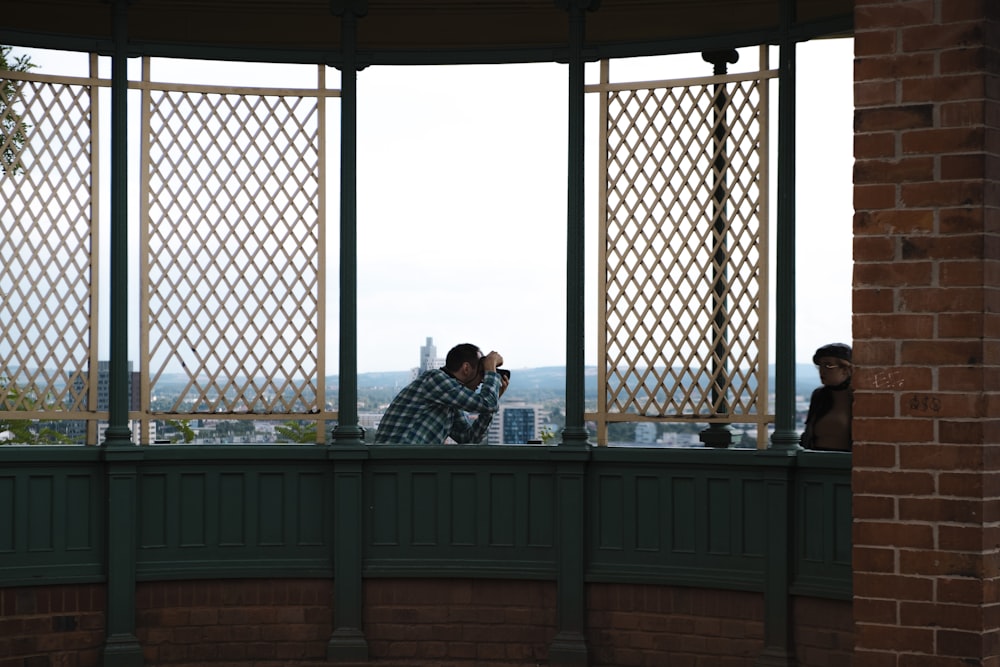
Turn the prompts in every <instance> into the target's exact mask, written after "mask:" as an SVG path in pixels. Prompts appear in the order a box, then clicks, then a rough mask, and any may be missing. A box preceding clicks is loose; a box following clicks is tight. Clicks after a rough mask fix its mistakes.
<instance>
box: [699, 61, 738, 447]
mask: <svg viewBox="0 0 1000 667" xmlns="http://www.w3.org/2000/svg"><path fill="white" fill-rule="evenodd" d="M701 57H702V59H703V60H705V61H706V62H709V63H712V65H713V66H714V67H713V74H715V76H722V75H723V74H725V73H726V71H727V66H728V65H729V64H731V63H735V62H736V61H738V60H739V59H740V55H739V53H737V52H736V50H735V49H726V50H723V51H705V52H703V53H702V54H701ZM714 102H715V104H714V107H715V113H714V119H713V124H714V127H713V131H712V137H713V141H712V147H713V152H714V157H713V160H712V176H713V179H714V183H713V191H712V205H713V211H712V309H713V310H714V312H715V316H714V318H713V322H714V325H715V326H714V327H713V328H712V339H713V341H714V344H713V347H712V404H713V405H715V406H716V408H715V412H716V414H721V415H726V414H727V413H728V412H729V410H728V408H727V405H726V397H725V391H726V384H727V381H726V371H727V364H726V357H727V350H726V329H727V323H728V322H727V321H728V319H729V318H728V314H727V313H726V291H727V290H728V284H727V274H726V264H727V262H728V259H729V258H728V251H727V248H726V235H727V233H728V230H727V227H728V220H727V219H726V170H727V169H728V168H729V164H728V163H729V158H728V154H727V152H726V139H727V137H728V135H729V127H728V126H727V124H726V106H727V105H728V103H729V95H728V93H727V91H726V84H725V83H722V82H716V83H715V100H714ZM699 438H700V439H701V441H702V442H703V443H704V444H705V445H706V446H708V447H728V446H729V445H730V444H732V442H733V434H732V431H731V430H730V428H729V426H728V425H727V424H719V423H712V424H709V425H708V428H706V429H705V430H704V431H702V432H701V433H700V434H699Z"/></svg>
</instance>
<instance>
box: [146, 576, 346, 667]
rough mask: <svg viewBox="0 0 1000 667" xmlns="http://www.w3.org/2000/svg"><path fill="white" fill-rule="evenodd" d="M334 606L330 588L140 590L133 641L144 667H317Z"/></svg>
mask: <svg viewBox="0 0 1000 667" xmlns="http://www.w3.org/2000/svg"><path fill="white" fill-rule="evenodd" d="M332 601H333V586H332V582H331V581H329V580H307V579H280V580H270V579H264V580H256V579H255V580H211V581H189V582H175V581H166V582H155V583H143V584H139V586H138V587H137V590H136V638H137V639H138V640H139V644H140V645H141V646H142V649H143V658H144V660H145V663H146V664H147V665H194V664H207V663H210V664H220V665H222V664H226V663H233V664H254V665H257V664H259V663H262V662H265V661H273V662H275V663H279V664H296V665H298V664H303V663H308V662H309V661H322V660H325V658H326V645H327V642H328V641H329V640H330V635H331V633H332V632H333V626H332V622H333V613H332Z"/></svg>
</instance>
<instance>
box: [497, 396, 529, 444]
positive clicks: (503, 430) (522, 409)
mask: <svg viewBox="0 0 1000 667" xmlns="http://www.w3.org/2000/svg"><path fill="white" fill-rule="evenodd" d="M540 418H541V410H540V409H539V407H538V406H535V405H527V404H524V403H512V404H510V405H504V404H503V403H501V404H500V412H499V413H498V414H497V415H496V416H495V417H494V418H493V422H492V423H491V424H490V428H489V431H488V432H487V435H486V442H487V443H488V444H491V445H523V444H526V443H527V442H528V441H529V440H540V439H541V437H542V436H541V421H540Z"/></svg>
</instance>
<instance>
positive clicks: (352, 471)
mask: <svg viewBox="0 0 1000 667" xmlns="http://www.w3.org/2000/svg"><path fill="white" fill-rule="evenodd" d="M331 10H332V11H333V13H334V14H335V15H337V16H340V17H341V29H340V35H341V51H342V63H341V67H340V76H341V83H340V119H341V120H340V128H341V129H340V400H339V404H338V415H337V426H336V427H335V428H334V429H333V434H332V440H333V446H331V447H330V448H329V456H330V459H331V460H332V461H333V463H334V473H333V512H332V515H333V542H334V555H333V578H334V581H335V583H336V595H334V597H333V627H334V630H333V634H332V636H331V637H330V640H329V642H327V647H326V657H327V659H328V660H333V661H337V662H367V660H368V641H367V640H366V639H365V635H364V631H363V629H362V626H363V612H364V591H363V587H362V578H361V573H362V565H363V562H362V550H363V544H364V527H363V517H364V510H363V509H362V508H363V506H364V502H363V494H364V490H363V483H364V482H363V480H364V476H363V472H364V471H363V465H364V460H365V459H366V458H367V455H368V453H367V448H366V447H365V445H364V439H363V437H364V433H363V431H362V430H361V428H360V426H358V299H357V286H358V259H357V258H358V252H357V249H358V234H357V229H358V207H357V200H358V193H357V180H358V179H357V162H358V69H359V66H358V54H357V34H358V18H359V17H362V16H364V15H366V14H367V12H368V3H367V2H365V0H333V2H331Z"/></svg>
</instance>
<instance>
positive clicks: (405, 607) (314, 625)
mask: <svg viewBox="0 0 1000 667" xmlns="http://www.w3.org/2000/svg"><path fill="white" fill-rule="evenodd" d="M333 595H334V586H333V582H331V581H328V580H323V579H275V580H270V579H248V580H199V581H164V582H151V583H140V584H139V585H138V587H137V590H136V606H137V611H136V637H137V639H138V641H139V644H140V646H141V647H142V651H143V660H144V664H145V666H146V667H193V666H194V665H211V666H213V667H238V666H245V665H254V666H255V667H277V666H289V665H291V666H295V667H315V666H317V665H322V664H329V663H326V651H327V644H328V642H329V640H330V637H331V634H332V631H333ZM364 598H365V608H364V626H365V627H364V633H365V638H366V640H367V642H368V649H369V662H368V663H366V664H367V665H371V666H372V667H377V666H380V667H431V666H432V665H433V666H434V667H483V666H489V667H536V666H538V665H542V666H544V665H548V664H549V660H548V649H549V645H550V643H551V642H552V640H553V638H554V637H555V635H556V632H557V618H556V586H555V583H554V582H551V581H519V580H479V579H462V578H458V579H367V580H366V581H365V592H364ZM587 602H588V613H587V616H586V633H587V650H588V653H589V655H590V664H591V665H592V667H628V666H630V665H637V666H639V665H665V664H679V665H687V664H690V665H708V664H711V665H727V666H731V667H741V666H744V665H745V666H746V667H751V666H752V665H754V664H755V660H756V659H757V657H758V655H759V654H760V652H761V650H762V649H763V646H764V641H763V632H764V621H763V598H762V596H761V595H760V594H759V593H746V592H739V591H719V590H706V589H701V588H682V587H671V586H656V585H642V584H590V585H589V586H588V587H587ZM105 604H106V600H105V591H104V586H103V585H65V586H45V587H22V588H8V589H0V611H2V615H0V667H96V666H97V665H99V664H100V661H101V657H100V656H101V647H102V646H103V643H104V634H105V612H104V609H105ZM792 618H793V623H794V628H793V635H794V638H795V639H794V645H795V652H796V658H797V660H798V666H799V667H829V666H831V665H837V666H838V667H841V666H848V665H850V664H851V653H852V649H853V638H854V635H853V622H852V615H851V603H850V602H849V601H837V600H819V599H812V598H796V599H795V600H794V603H793V614H792Z"/></svg>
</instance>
